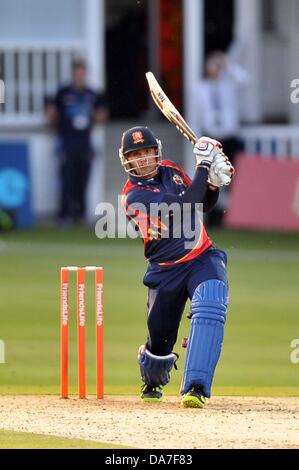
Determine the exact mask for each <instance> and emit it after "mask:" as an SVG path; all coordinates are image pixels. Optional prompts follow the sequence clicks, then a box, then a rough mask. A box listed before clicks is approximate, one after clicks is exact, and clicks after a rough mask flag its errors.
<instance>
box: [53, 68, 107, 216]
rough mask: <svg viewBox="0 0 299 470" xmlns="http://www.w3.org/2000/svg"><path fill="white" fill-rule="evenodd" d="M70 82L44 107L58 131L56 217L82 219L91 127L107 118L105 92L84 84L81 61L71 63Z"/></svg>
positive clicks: (84, 72)
mask: <svg viewBox="0 0 299 470" xmlns="http://www.w3.org/2000/svg"><path fill="white" fill-rule="evenodd" d="M72 74H73V75H72V82H71V83H70V84H69V85H67V86H64V87H62V88H60V89H59V90H58V92H57V94H56V96H55V98H54V100H53V101H51V102H49V103H48V105H47V107H46V114H47V116H48V119H49V121H50V123H52V124H53V125H55V127H56V129H57V133H58V142H57V143H58V155H59V158H60V179H61V197H60V209H59V213H58V217H59V219H60V220H61V221H67V222H68V221H72V222H76V223H78V222H83V221H84V217H85V193H86V187H87V183H88V177H89V173H90V167H91V161H92V158H93V155H94V152H93V149H92V144H91V130H92V127H93V126H94V125H95V124H103V123H105V122H106V121H107V119H108V109H107V104H106V100H105V97H104V95H102V94H97V93H96V92H95V91H94V90H92V89H91V88H89V87H88V85H87V67H86V64H85V62H84V61H75V62H74V63H73V66H72Z"/></svg>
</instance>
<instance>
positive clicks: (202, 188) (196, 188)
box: [162, 167, 209, 205]
mask: <svg viewBox="0 0 299 470" xmlns="http://www.w3.org/2000/svg"><path fill="white" fill-rule="evenodd" d="M208 187H209V184H208V170H207V169H206V168H203V167H199V168H197V169H196V172H195V175H194V178H193V180H192V183H191V185H190V186H189V188H188V189H187V190H186V191H185V192H184V194H182V195H181V196H179V195H175V194H170V193H166V194H165V195H164V197H163V201H162V202H166V204H171V203H173V202H177V203H179V204H180V205H183V204H186V203H192V204H195V203H204V201H205V198H206V194H207V191H208Z"/></svg>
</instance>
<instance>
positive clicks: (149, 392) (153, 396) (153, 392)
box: [140, 384, 163, 403]
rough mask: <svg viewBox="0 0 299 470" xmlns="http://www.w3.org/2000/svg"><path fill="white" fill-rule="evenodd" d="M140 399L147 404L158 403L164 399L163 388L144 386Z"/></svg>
mask: <svg viewBox="0 0 299 470" xmlns="http://www.w3.org/2000/svg"><path fill="white" fill-rule="evenodd" d="M140 397H141V398H142V400H143V401H145V402H147V403H158V402H160V401H162V399H163V391H162V387H153V386H152V385H148V384H144V385H142V387H141V395H140Z"/></svg>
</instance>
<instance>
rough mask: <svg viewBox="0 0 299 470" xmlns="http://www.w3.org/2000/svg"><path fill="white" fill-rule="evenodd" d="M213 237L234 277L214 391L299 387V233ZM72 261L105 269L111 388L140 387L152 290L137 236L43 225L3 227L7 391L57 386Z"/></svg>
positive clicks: (175, 387)
mask: <svg viewBox="0 0 299 470" xmlns="http://www.w3.org/2000/svg"><path fill="white" fill-rule="evenodd" d="M210 235H211V237H212V238H213V240H214V242H215V243H216V245H217V246H219V247H221V248H224V249H226V250H227V251H228V254H229V281H230V308H229V314H228V321H227V325H226V331H225V340H224V347H223V353H222V356H221V361H220V363H219V365H218V368H217V370H216V376H215V381H214V388H213V393H214V394H217V395H222V394H233V395H299V364H292V363H291V361H290V353H291V348H290V343H291V341H292V340H293V339H294V338H299V321H298V318H299V317H298V315H299V295H298V286H299V269H298V266H299V236H298V234H296V233H293V234H287V233H286V234H280V233H255V232H251V233H250V232H238V231H218V232H211V233H210ZM70 264H71V265H91V264H92V265H94V264H98V265H102V266H104V269H105V288H104V293H105V393H106V394H138V393H139V371H138V367H137V361H136V353H137V349H138V347H139V345H140V344H141V343H142V342H144V340H145V337H146V288H145V287H144V286H143V285H142V282H141V281H142V276H143V272H144V271H145V269H146V262H145V260H144V258H143V249H142V244H141V242H140V240H135V241H133V240H99V239H97V238H96V237H95V235H94V232H93V231H92V230H90V231H88V230H82V229H74V230H59V229H39V230H36V231H19V232H12V233H0V279H1V283H0V296H1V297H0V298H1V316H0V340H2V341H4V342H5V353H6V357H5V360H6V362H5V363H4V364H0V377H1V380H0V393H1V394H58V393H59V270H60V267H61V266H62V265H70ZM89 276H90V280H89V282H88V287H89V288H90V295H89V297H88V311H87V314H88V317H89V318H88V324H87V328H88V332H87V339H88V345H87V359H88V364H87V373H88V377H87V378H88V393H94V391H95V373H94V368H95V357H94V356H95V355H94V309H93V308H92V307H93V305H92V299H93V293H92V292H91V291H92V288H93V283H92V281H91V277H92V274H90V275H89ZM73 286H74V283H73ZM73 294H74V292H73ZM73 298H75V295H73ZM72 305H73V307H74V305H75V303H74V300H73V302H72ZM72 320H73V321H72V327H71V337H72V346H71V350H70V354H71V366H70V375H71V378H70V384H71V388H70V391H71V392H73V393H76V390H77V388H76V381H77V379H76V368H77V366H76V345H75V333H76V322H75V311H73V318H72ZM189 325H190V323H189V320H187V319H186V318H185V316H184V318H183V321H182V325H181V329H180V332H179V336H178V338H179V339H178V344H177V346H176V348H175V350H176V351H177V352H178V353H179V354H180V360H179V362H178V366H179V370H178V371H173V373H172V381H171V384H170V385H169V386H168V387H167V389H166V392H167V393H169V394H177V393H178V391H179V385H180V381H181V377H182V372H183V364H184V358H185V350H183V349H182V348H181V347H180V343H181V338H182V337H183V336H187V335H188V333H187V332H188V329H189Z"/></svg>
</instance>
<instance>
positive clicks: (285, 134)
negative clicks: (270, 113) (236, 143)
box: [241, 125, 299, 160]
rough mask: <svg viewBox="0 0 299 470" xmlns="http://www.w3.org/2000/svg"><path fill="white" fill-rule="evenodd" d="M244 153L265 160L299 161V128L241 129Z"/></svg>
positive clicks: (282, 126) (265, 127) (291, 126)
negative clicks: (287, 159)
mask: <svg viewBox="0 0 299 470" xmlns="http://www.w3.org/2000/svg"><path fill="white" fill-rule="evenodd" d="M241 139H242V141H243V144H244V151H245V152H248V153H250V154H260V155H261V156H262V157H263V158H273V157H274V158H278V159H285V158H292V159H295V160H297V159H299V126H296V125H268V126H263V125H260V126H252V127H251V126H250V127H249V126H248V127H243V128H242V129H241Z"/></svg>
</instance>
